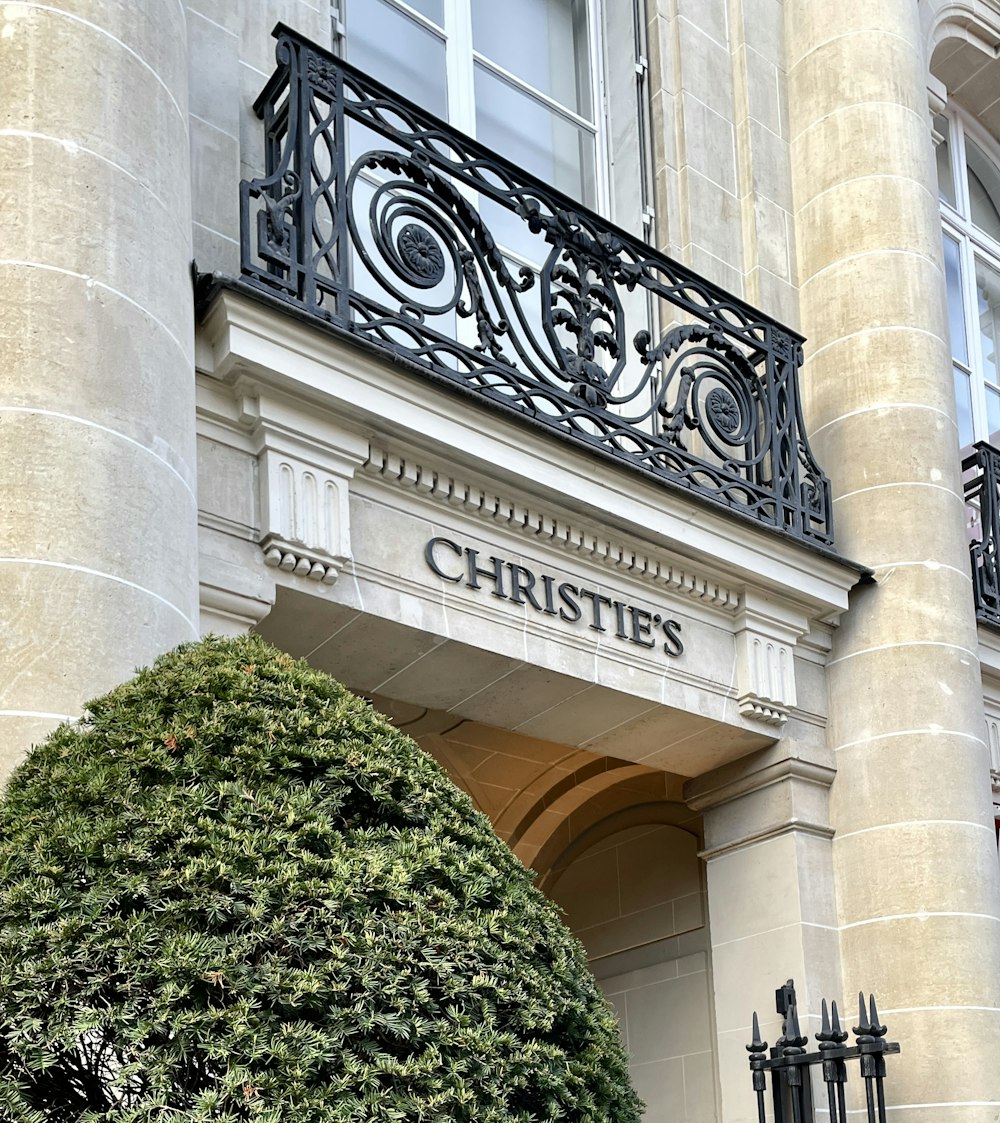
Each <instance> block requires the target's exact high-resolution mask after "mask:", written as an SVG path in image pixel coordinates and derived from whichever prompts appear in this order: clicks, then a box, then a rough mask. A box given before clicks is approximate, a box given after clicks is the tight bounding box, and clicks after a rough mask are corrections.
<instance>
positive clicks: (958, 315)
mask: <svg viewBox="0 0 1000 1123" xmlns="http://www.w3.org/2000/svg"><path fill="white" fill-rule="evenodd" d="M944 273H945V278H946V280H947V283H948V330H949V331H950V333H951V353H952V356H953V357H954V358H955V359H957V360H958V361H959V362H960V363H964V364H965V365H966V366H968V365H969V348H968V346H967V344H966V339H965V311H964V309H963V306H962V268H961V262H960V261H959V257H958V242H956V241H955V239H954V238H949V237H948V235H947V234H946V235H945V237H944Z"/></svg>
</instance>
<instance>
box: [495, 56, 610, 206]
mask: <svg viewBox="0 0 1000 1123" xmlns="http://www.w3.org/2000/svg"><path fill="white" fill-rule="evenodd" d="M476 136H477V137H478V138H479V140H480V141H482V143H483V144H485V145H487V146H488V147H490V148H492V149H493V150H494V151H495V152H497V153H498V154H499V155H501V156H503V157H505V158H506V159H507V160H512V161H513V162H514V163H515V164H519V165H520V166H521V167H523V168H525V169H526V170H527V171H529V172H531V173H532V174H533V175H536V176H538V177H539V178H540V179H543V180H544V181H545V182H546V183H550V184H552V186H553V187H556V188H558V189H559V190H560V191H564V192H565V193H566V194H567V195H569V196H570V197H571V198H573V199H578V200H579V201H580V202H582V203H583V204H584V205H586V206H588V207H593V206H594V205H595V202H596V196H597V174H596V156H595V151H594V148H595V139H594V134H593V133H591V132H590V131H589V130H587V129H584V128H582V127H581V126H579V125H576V124H574V123H573V122H572V121H567V120H566V118H565V117H561V116H560V115H559V114H557V113H554V112H553V111H552V110H551V109H549V108H548V107H547V106H545V105H543V104H542V103H541V102H539V101H536V100H535V99H534V98H532V97H530V96H529V95H527V94H525V93H522V92H521V91H520V90H515V89H514V88H513V87H512V86H510V85H508V84H507V83H506V82H504V81H503V80H502V79H500V78H498V77H497V76H496V75H495V74H492V73H491V72H490V71H488V70H486V69H484V68H483V67H482V66H477V67H476Z"/></svg>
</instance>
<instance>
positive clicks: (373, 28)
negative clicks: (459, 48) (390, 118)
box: [347, 0, 448, 117]
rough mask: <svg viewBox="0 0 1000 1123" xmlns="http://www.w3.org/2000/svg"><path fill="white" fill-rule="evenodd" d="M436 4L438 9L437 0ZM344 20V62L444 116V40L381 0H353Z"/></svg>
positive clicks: (445, 86) (445, 89) (446, 113)
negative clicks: (345, 58)
mask: <svg viewBox="0 0 1000 1123" xmlns="http://www.w3.org/2000/svg"><path fill="white" fill-rule="evenodd" d="M436 6H437V7H438V8H440V0H439V2H438V4H437V5H436ZM414 7H421V5H414ZM423 7H427V8H433V7H435V4H433V3H428V4H425V5H423ZM347 20H348V23H347V61H348V62H351V63H353V64H354V65H355V66H358V67H360V68H361V69H362V70H364V71H365V72H366V73H368V74H370V75H371V76H372V77H373V78H377V79H378V80H379V81H380V82H384V83H385V84H386V85H387V86H391V87H392V88H393V89H394V90H396V91H397V93H400V94H402V95H403V96H404V97H408V98H409V99H410V100H411V101H415V102H416V103H417V104H418V105H421V106H423V108H424V109H427V110H429V111H430V112H431V113H435V114H437V116H438V117H447V115H448V86H447V76H446V73H445V55H444V40H443V39H440V38H438V36H436V35H435V34H434V33H433V32H431V31H429V30H428V29H427V28H426V27H423V26H421V25H420V24H419V23H418V22H417V21H416V20H414V19H412V18H411V17H410V16H407V15H404V14H403V13H402V12H401V11H400V10H399V9H398V8H395V7H393V6H392V5H391V4H388V3H386V0H361V2H360V3H359V2H357V0H355V3H353V4H351V6H350V8H349V9H348V13H347Z"/></svg>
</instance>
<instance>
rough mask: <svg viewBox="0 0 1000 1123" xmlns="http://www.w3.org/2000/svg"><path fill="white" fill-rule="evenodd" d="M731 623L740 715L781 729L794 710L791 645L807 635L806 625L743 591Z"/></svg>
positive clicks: (768, 602) (801, 617)
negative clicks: (734, 617)
mask: <svg viewBox="0 0 1000 1123" xmlns="http://www.w3.org/2000/svg"><path fill="white" fill-rule="evenodd" d="M735 623H736V628H735V639H736V689H737V696H736V700H737V703H738V705H739V707H740V713H741V714H742V715H743V716H744V717H747V718H753V719H755V720H757V721H762V722H765V723H767V724H768V725H775V726H781V725H784V723H785V721H786V719H787V718H788V714H789V712H790V711H791V710H792V709H793V708H794V707H795V705H796V695H795V661H794V655H795V644H796V642H797V641H798V640H799V639H800V638H801V637H802V636H803V635H805V634H806V632H807V631H808V630H809V624H808V621H807V619H806V617H805V616H804V615H803V616H800V615H798V614H796V613H791V612H788V611H787V610H783V609H781V608H780V607H779V606H778V605H776V604H775V603H773V602H771V601H768V600H765V599H764V598H763V597H760V596H759V595H757V594H755V593H753V592H752V591H750V590H747V591H746V593H745V595H744V598H743V606H742V609H741V611H740V612H739V613H738V614H737V617H736V622H735Z"/></svg>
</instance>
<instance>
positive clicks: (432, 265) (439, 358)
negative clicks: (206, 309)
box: [241, 27, 833, 552]
mask: <svg viewBox="0 0 1000 1123" xmlns="http://www.w3.org/2000/svg"><path fill="white" fill-rule="evenodd" d="M276 34H277V36H278V44H277V52H276V55H277V69H276V70H275V72H274V74H273V75H272V76H271V78H270V80H269V81H268V83H267V85H266V86H265V87H264V90H263V91H262V93H261V95H260V97H259V98H258V99H257V102H256V105H255V108H256V111H257V113H258V115H259V116H260V117H262V118H263V121H264V131H265V138H266V139H265V146H266V147H265V156H264V164H265V171H264V174H263V175H262V176H260V177H259V178H256V179H252V180H249V181H245V182H244V183H243V184H242V186H241V212H242V213H241V224H242V225H241V242H242V275H243V284H244V286H250V287H252V288H253V289H254V290H257V291H262V292H264V293H267V294H269V295H270V296H271V297H274V298H278V299H280V300H281V301H284V302H287V304H288V305H289V306H290V307H291V308H294V309H296V310H298V311H299V312H300V313H301V314H304V315H305V316H308V317H309V318H310V320H312V321H314V322H316V323H319V324H321V325H324V326H325V327H327V328H328V329H329V330H331V331H334V332H336V333H338V334H340V335H342V336H344V337H345V338H348V339H350V340H352V341H354V342H355V343H357V344H360V345H363V346H367V347H369V348H374V349H375V350H377V351H380V352H382V353H387V354H388V355H390V356H391V357H392V359H393V360H394V362H396V363H400V362H402V363H403V364H404V365H405V366H407V367H409V368H410V369H412V370H414V371H419V372H420V373H422V374H424V375H425V376H430V377H432V378H435V379H436V380H438V381H439V382H441V383H443V384H445V385H448V386H451V387H457V388H459V389H460V390H462V391H465V392H466V393H469V394H471V395H474V396H475V397H477V398H478V399H480V400H484V401H486V402H488V403H490V404H492V405H494V406H496V407H499V408H502V409H504V410H506V411H508V413H512V414H516V415H517V416H519V417H521V418H523V419H526V420H529V421H531V422H533V423H535V424H537V425H540V426H542V427H544V429H545V430H546V431H547V432H550V433H553V434H558V435H559V436H560V437H562V438H564V439H567V440H569V441H572V442H575V443H576V444H577V445H578V446H580V447H583V448H586V449H589V450H591V451H592V452H594V453H597V454H599V455H602V456H605V457H609V458H611V459H612V460H613V461H614V462H616V463H618V464H622V465H627V466H629V467H631V468H634V469H638V470H640V471H642V472H644V473H646V474H648V475H650V476H652V477H654V478H656V479H657V480H659V481H661V482H662V483H664V484H666V485H668V486H670V487H672V488H675V489H681V490H683V491H684V492H687V493H689V494H691V495H693V496H697V497H699V498H700V499H702V500H707V501H708V502H710V503H713V504H715V505H717V506H720V507H723V508H726V509H727V510H729V511H731V512H733V513H735V514H738V515H741V516H743V517H745V518H749V519H752V520H754V521H755V522H757V523H758V524H760V525H763V526H766V527H769V528H772V529H773V530H776V531H778V532H779V533H781V534H784V535H788V536H791V537H793V538H796V539H799V540H801V541H804V542H807V543H811V544H813V545H815V546H817V547H819V548H821V549H824V550H825V551H827V552H829V550H830V548H831V547H832V545H833V534H832V529H831V518H830V485H829V481H828V480H827V478H826V477H825V476H824V475H823V473H822V472H821V471H820V469H819V467H818V465H817V464H816V462H815V460H814V459H813V456H812V453H811V451H810V449H809V444H808V441H807V439H806V435H805V431H804V428H803V424H802V415H801V408H800V401H799V390H798V383H797V378H798V370H799V367H800V365H801V362H802V338H801V336H798V335H796V334H795V333H794V332H791V331H789V330H788V329H787V328H785V327H783V326H782V325H781V324H779V323H777V322H776V321H774V320H772V319H770V318H769V317H767V316H765V315H763V314H761V313H760V312H758V311H756V310H755V309H753V308H751V307H750V306H749V305H748V304H746V303H744V302H743V301H742V300H740V299H738V298H737V297H734V296H731V295H730V294H728V293H727V292H725V291H723V290H722V289H720V288H718V287H717V286H715V285H713V284H712V283H711V282H709V281H707V280H705V279H704V278H702V277H699V276H698V275H697V274H695V273H694V272H692V271H691V270H690V269H687V268H686V267H684V266H683V265H681V264H679V263H677V262H675V261H672V260H671V259H670V258H668V257H666V256H664V255H663V254H661V253H658V252H657V251H656V250H654V249H651V248H650V247H649V246H647V245H645V244H643V243H642V242H641V241H639V240H637V239H636V238H633V237H631V236H630V235H628V234H627V233H625V232H624V231H622V230H620V229H617V228H615V227H614V226H612V225H610V224H609V223H608V222H607V221H606V220H605V219H603V218H601V217H599V216H598V215H596V214H594V213H592V212H590V211H588V210H586V209H584V208H583V207H581V206H579V205H578V204H576V203H575V202H573V201H572V200H571V199H569V198H567V197H565V196H564V195H562V194H560V192H558V191H556V190H555V189H553V188H552V187H549V186H547V185H546V184H544V183H542V182H541V181H540V180H538V179H535V178H533V177H532V176H530V175H529V174H527V173H526V172H524V171H523V170H522V169H520V168H517V167H515V166H514V165H513V164H511V163H508V162H507V161H506V160H504V159H503V158H502V157H501V156H498V155H497V154H495V153H493V152H490V151H489V150H487V149H486V148H484V147H483V146H482V145H480V144H478V143H476V142H475V141H473V140H470V139H469V138H467V137H465V136H462V135H461V134H460V133H458V132H456V131H455V130H454V129H452V128H450V127H449V126H448V125H447V124H445V123H444V122H442V121H440V120H439V119H437V118H436V117H434V116H432V115H430V114H428V113H426V112H425V111H424V110H423V109H421V108H420V107H419V106H417V105H414V104H413V103H412V102H409V101H407V100H406V99H405V98H402V97H399V96H398V95H396V94H394V93H392V92H391V91H390V90H388V89H386V87H385V86H383V85H381V84H380V83H378V82H376V81H374V80H373V79H371V78H369V77H368V76H367V75H365V74H363V73H361V72H360V71H359V70H357V69H356V68H354V67H352V66H350V65H347V64H346V63H344V62H342V61H341V60H339V59H337V58H336V57H334V56H333V55H331V54H329V53H327V52H326V51H324V50H322V49H321V48H319V47H316V46H314V45H313V44H311V43H309V42H308V41H306V40H304V39H302V38H301V37H300V36H298V35H297V34H295V33H294V32H292V31H290V30H288V29H287V28H284V27H279V28H278V29H277V31H276Z"/></svg>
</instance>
